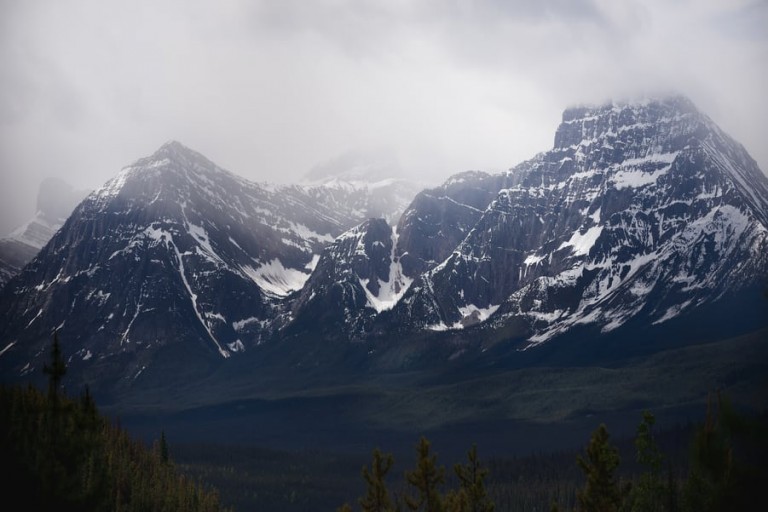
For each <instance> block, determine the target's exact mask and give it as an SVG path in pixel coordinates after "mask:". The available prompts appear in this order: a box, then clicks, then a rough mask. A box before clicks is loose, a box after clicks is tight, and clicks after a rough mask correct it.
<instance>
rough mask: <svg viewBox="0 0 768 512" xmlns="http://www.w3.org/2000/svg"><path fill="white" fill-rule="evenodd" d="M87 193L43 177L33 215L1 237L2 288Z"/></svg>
mask: <svg viewBox="0 0 768 512" xmlns="http://www.w3.org/2000/svg"><path fill="white" fill-rule="evenodd" d="M87 194H88V192H87V191H84V190H75V189H73V188H72V186H71V185H70V184H68V183H66V182H65V181H63V180H60V179H58V178H47V179H45V180H43V182H42V183H41V184H40V188H39V189H38V192H37V209H36V213H35V215H34V217H32V218H31V219H30V220H29V221H27V222H26V223H25V224H23V225H22V226H20V227H18V228H17V229H15V230H14V231H13V232H12V233H11V234H10V235H8V236H7V237H5V238H0V288H1V287H2V286H3V285H4V284H5V283H7V282H8V281H9V280H10V279H11V278H12V277H13V276H15V275H16V274H18V273H19V271H20V270H21V269H22V268H23V267H24V265H26V264H27V263H28V262H29V261H30V260H31V259H32V258H33V257H34V256H35V254H37V252H38V251H39V250H40V249H42V248H43V246H44V245H45V244H46V243H47V242H48V240H50V239H51V237H53V234H54V233H56V231H58V229H59V228H60V227H61V226H62V225H63V224H64V221H65V220H66V219H67V217H69V215H70V213H72V210H74V208H75V206H77V203H79V202H80V201H82V199H83V198H84V197H85V196H86V195H87Z"/></svg>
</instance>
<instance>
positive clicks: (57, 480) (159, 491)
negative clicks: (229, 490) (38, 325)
mask: <svg viewBox="0 0 768 512" xmlns="http://www.w3.org/2000/svg"><path fill="white" fill-rule="evenodd" d="M45 369H46V374H48V376H49V387H48V394H47V395H45V394H42V393H41V392H39V391H38V390H37V389H34V388H32V387H29V388H26V389H22V388H6V387H0V445H1V446H2V453H0V460H2V463H3V469H4V471H5V473H6V474H7V477H6V478H5V480H4V482H3V487H4V489H5V492H4V500H5V502H6V503H14V502H15V503H23V504H24V506H25V509H26V510H41V511H47V510H57V511H59V510H88V511H100V510H103V511H117V510H120V511H132V510H158V511H168V512H171V511H177V510H178V511H187V510H188V511H218V510H220V506H219V502H218V496H217V495H216V493H214V492H208V491H206V490H204V489H203V488H202V487H201V486H200V485H198V484H196V483H195V482H193V481H191V480H190V479H188V478H185V477H183V476H179V475H178V474H177V472H176V471H175V469H174V467H173V464H172V463H171V462H170V461H167V460H166V461H163V460H162V458H161V456H160V454H159V453H155V452H153V451H151V450H148V449H147V448H146V447H145V446H144V445H143V444H141V443H139V442H136V441H134V440H132V439H131V438H130V437H129V436H128V435H127V434H126V433H125V432H124V431H123V430H121V429H120V428H119V427H116V426H114V425H111V424H110V423H109V422H108V421H107V420H106V419H105V418H104V417H102V416H100V415H99V413H98V411H97V410H96V406H95V403H94V401H93V397H92V396H91V394H90V390H88V389H87V388H86V389H85V391H84V392H83V394H82V395H81V396H80V398H79V399H78V400H71V399H70V398H68V397H67V396H65V395H64V394H62V393H61V392H60V388H61V378H62V377H63V376H64V374H65V373H66V365H64V362H63V358H62V357H61V349H60V347H59V343H58V337H56V336H55V337H54V346H53V351H52V361H51V363H50V365H46V366H45Z"/></svg>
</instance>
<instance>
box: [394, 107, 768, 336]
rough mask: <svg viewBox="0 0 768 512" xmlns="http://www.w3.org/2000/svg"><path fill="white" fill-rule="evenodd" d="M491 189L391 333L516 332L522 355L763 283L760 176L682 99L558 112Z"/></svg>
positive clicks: (767, 196)
mask: <svg viewBox="0 0 768 512" xmlns="http://www.w3.org/2000/svg"><path fill="white" fill-rule="evenodd" d="M500 180H501V181H502V182H503V184H502V186H501V187H500V189H499V190H497V192H496V196H495V198H494V199H493V200H492V201H490V202H489V204H488V205H487V207H486V208H485V209H484V211H483V213H482V215H481V216H480V217H479V219H478V221H477V222H476V224H475V225H474V226H473V227H472V229H471V231H469V233H468V234H467V236H466V237H465V238H464V239H463V240H461V242H460V243H459V244H457V246H456V247H455V248H454V250H453V252H452V253H451V254H450V256H448V257H447V258H446V259H445V260H444V261H441V262H440V263H439V264H438V265H436V266H434V267H433V268H431V269H429V270H428V271H427V272H425V273H424V274H423V275H422V276H421V277H420V278H419V279H418V280H417V281H416V282H415V283H414V284H413V285H412V286H411V289H410V290H409V293H408V294H407V295H406V296H405V297H404V298H403V299H402V301H401V304H399V305H398V307H397V308H396V311H395V313H396V316H397V323H398V324H399V325H407V326H408V328H410V329H433V330H450V329H461V328H463V327H464V326H467V325H470V324H475V323H478V322H482V321H486V322H487V324H488V328H504V327H507V328H508V327H509V326H510V325H514V326H516V327H515V329H514V336H516V337H520V338H524V339H526V340H527V346H531V345H535V344H537V343H540V342H543V341H545V340H548V339H551V338H552V337H553V336H555V335H558V334H562V333H564V332H566V331H568V330H569V329H571V328H572V327H574V326H578V325H591V326H597V327H598V328H599V330H600V331H602V332H609V331H612V330H614V329H617V328H619V327H620V326H622V325H624V324H625V323H627V322H628V321H630V320H631V319H642V321H643V322H645V323H647V324H659V323H663V322H666V321H667V320H670V319H672V318H674V317H677V316H678V315H681V314H683V313H685V312H688V311H692V310H695V309H696V308H698V307H701V306H702V305H704V304H707V303H713V302H715V301H718V300H720V299H722V298H724V297H726V296H730V295H731V294H734V293H738V292H739V291H740V290H743V289H747V288H749V287H750V286H755V285H756V284H757V283H758V282H759V280H760V279H762V278H763V277H764V276H766V275H767V274H768V232H767V230H766V226H768V217H766V215H768V180H767V179H766V177H765V175H764V174H763V173H762V172H761V171H760V169H759V168H758V167H757V165H756V164H755V162H754V160H752V158H750V157H749V155H748V154H747V152H746V151H745V150H744V148H743V147H742V146H741V145H740V144H738V143H736V142H735V141H734V140H733V139H731V138H730V137H729V136H727V135H726V134H724V133H723V132H722V131H721V130H720V129H719V128H718V127H717V126H716V125H715V124H714V123H713V122H712V121H711V120H710V119H709V118H708V117H707V116H705V115H704V114H702V113H700V112H699V111H698V110H696V108H695V107H694V106H693V104H692V103H691V102H690V101H688V100H687V99H685V98H682V97H677V96H676V97H670V98H666V99H662V100H653V101H643V102H637V103H610V104H605V105H600V106H594V107H579V108H573V109H568V110H566V111H565V112H564V114H563V120H562V123H561V124H560V126H559V127H558V129H557V132H556V135H555V144H554V148H553V149H552V150H550V151H547V152H545V153H542V154H540V155H538V156H536V157H535V158H534V159H532V160H530V161H528V162H525V163H523V164H520V165H519V166H517V167H515V168H514V169H512V170H510V171H509V172H508V173H506V174H505V175H504V176H503V177H501V178H500ZM408 215H418V212H415V213H411V212H406V216H408Z"/></svg>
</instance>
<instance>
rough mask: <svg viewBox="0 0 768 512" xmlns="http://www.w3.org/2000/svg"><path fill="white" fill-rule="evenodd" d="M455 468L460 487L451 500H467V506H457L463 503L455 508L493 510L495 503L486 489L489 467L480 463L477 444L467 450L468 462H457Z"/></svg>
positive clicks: (458, 501)
mask: <svg viewBox="0 0 768 512" xmlns="http://www.w3.org/2000/svg"><path fill="white" fill-rule="evenodd" d="M453 470H454V472H455V473H456V477H457V478H458V479H459V484H460V488H459V491H458V492H457V493H454V494H453V495H452V498H451V502H452V503H461V501H462V500H464V501H466V508H457V507H460V506H461V505H453V508H454V509H457V510H462V511H463V510H467V511H469V512H493V510H494V504H493V502H492V501H491V500H490V499H489V498H488V493H487V492H486V490H485V478H486V477H487V476H488V469H487V468H484V467H482V466H481V465H480V460H479V459H478V457H477V445H472V448H471V449H470V450H469V451H468V452H467V464H466V465H462V464H456V465H455V466H454V467H453ZM460 495H463V496H464V497H465V498H462V497H461V496H460Z"/></svg>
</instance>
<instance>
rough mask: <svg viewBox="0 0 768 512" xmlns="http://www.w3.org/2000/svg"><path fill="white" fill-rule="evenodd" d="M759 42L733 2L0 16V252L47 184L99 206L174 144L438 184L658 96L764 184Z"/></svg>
mask: <svg viewBox="0 0 768 512" xmlns="http://www.w3.org/2000/svg"><path fill="white" fill-rule="evenodd" d="M765 27H768V2H765V1H741V0H737V1H730V2H723V1H715V0H703V1H702V0H699V1H695V0H680V1H676V2H664V1H661V0H652V1H627V2H620V3H619V2H613V1H610V0H578V1H566V0H551V1H535V0H521V1H512V2H510V1H501V0H495V1H494V0H489V1H470V0H466V1H462V0H453V1H437V0H425V1H419V2H413V1H405V0H387V1H385V0H364V1H353V0H321V1H315V2H304V1H300V0H282V1H280V2H270V1H268V0H263V1H257V2H252V1H244V0H225V1H220V2H205V1H202V0H195V1H181V0H176V1H164V2H113V1H103V0H102V1H99V0H75V1H71V2H42V1H40V2H38V1H29V2H13V1H10V0H3V1H0V60H1V61H2V66H0V205H1V206H0V234H5V233H7V232H8V231H10V230H11V229H13V228H14V227H15V226H17V225H18V224H20V223H22V222H24V221H25V220H27V219H28V218H29V217H30V216H31V215H32V214H33V213H34V209H35V198H36V195H37V189H38V187H39V185H40V183H41V182H42V180H43V179H44V178H46V177H56V178H60V179H63V180H65V181H67V182H68V183H70V184H71V185H72V186H73V187H75V188H77V189H83V188H97V187H99V186H100V185H101V184H102V183H104V182H105V181H106V180H108V179H109V178H110V177H112V176H113V175H114V174H116V173H117V172H118V171H119V170H120V168H122V167H123V166H126V165H129V164H130V163H132V162H133V161H135V160H137V159H138V158H141V157H143V156H146V155H148V154H151V153H152V152H154V151H155V150H156V149H157V148H158V147H159V146H160V145H162V144H163V143H164V142H166V141H167V140H170V139H175V140H179V141H180V142H182V143H184V144H185V145H187V146H189V147H191V148H193V149H195V150H197V151H200V152H201V153H203V154H204V155H206V156H207V157H208V158H210V159H211V160H213V161H214V162H216V163H217V164H219V165H220V166H222V167H224V168H226V169H228V170H230V171H232V172H234V173H236V174H239V175H241V176H244V177H246V178H249V179H252V180H256V181H273V182H291V181H299V180H301V179H303V177H305V176H306V175H307V173H310V174H311V173H312V172H315V173H317V172H318V169H321V170H322V169H327V167H328V166H329V165H332V164H333V163H334V162H339V163H342V164H343V163H345V162H346V163H347V164H348V163H349V162H350V159H352V160H354V162H355V165H356V166H362V167H365V165H366V162H365V155H373V159H374V160H376V161H375V162H373V163H372V164H371V165H372V167H374V168H377V165H378V163H380V162H381V161H382V158H381V155H386V158H384V159H383V160H384V161H386V162H394V163H396V167H397V171H398V172H400V173H403V174H405V175H408V176H414V177H418V178H419V179H421V180H423V181H425V182H438V181H440V180H441V179H444V178H445V177H447V176H449V175H451V174H453V173H456V172H460V171H463V170H467V169H482V170H488V171H499V170H503V169H506V168H509V167H511V166H513V165H515V164H517V163H519V162H520V161H522V160H524V159H527V158H530V157H532V156H533V155H534V154H536V153H537V152H539V151H543V150H546V149H548V148H550V147H551V145H552V139H553V136H554V131H555V129H556V127H557V124H558V122H559V119H560V115H561V112H562V110H563V109H564V108H566V107H568V106H570V105H573V104H579V103H592V102H602V101H605V100H608V99H610V98H628V97H635V96H640V95H654V94H660V93H667V92H676V93H682V94H685V95H686V96H688V97H689V98H691V99H692V100H693V101H694V103H696V104H697V106H698V107H699V108H700V109H701V110H702V111H704V112H705V113H707V114H708V115H709V116H710V117H712V118H713V120H714V121H715V122H717V123H718V124H719V125H720V126H721V127H722V128H723V129H724V130H725V131H726V132H728V133H729V134H730V135H732V136H733V137H734V138H735V139H737V140H738V141H740V142H741V143H742V144H744V146H745V147H746V148H747V150H748V151H749V152H750V153H751V154H752V156H753V157H754V158H755V159H756V160H757V162H758V164H759V165H760V167H761V169H763V171H764V172H765V171H766V170H768V146H766V144H765V143H764V138H765V134H766V133H768V97H766V95H765V90H767V89H768V71H767V70H766V68H767V67H766V66H765V63H766V62H768V29H766V28H765ZM350 155H354V157H350ZM393 165H394V164H393Z"/></svg>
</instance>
